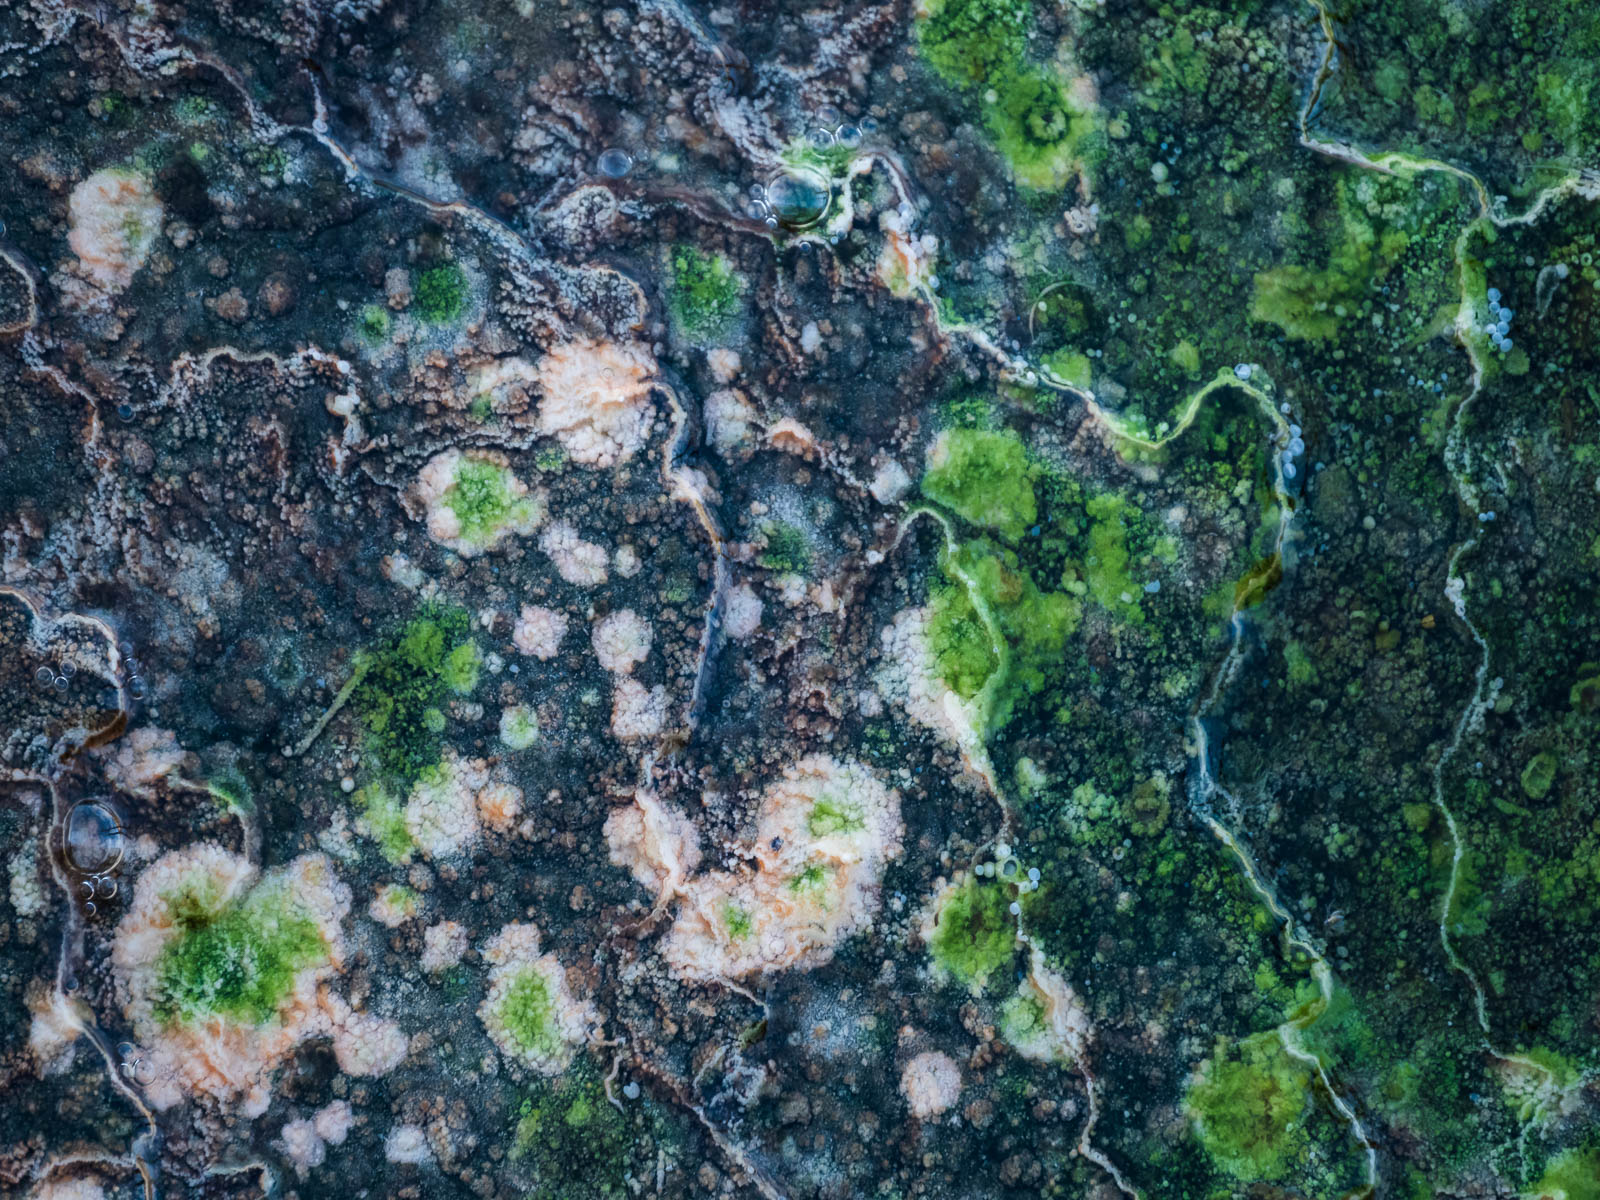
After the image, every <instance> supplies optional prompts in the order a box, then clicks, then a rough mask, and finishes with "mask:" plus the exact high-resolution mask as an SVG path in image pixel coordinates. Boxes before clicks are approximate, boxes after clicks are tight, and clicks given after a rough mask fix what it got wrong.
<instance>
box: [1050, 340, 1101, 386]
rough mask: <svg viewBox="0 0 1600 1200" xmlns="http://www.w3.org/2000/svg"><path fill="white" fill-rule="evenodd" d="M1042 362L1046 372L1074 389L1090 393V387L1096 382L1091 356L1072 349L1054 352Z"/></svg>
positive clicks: (1064, 348)
mask: <svg viewBox="0 0 1600 1200" xmlns="http://www.w3.org/2000/svg"><path fill="white" fill-rule="evenodd" d="M1040 362H1041V364H1042V365H1043V366H1044V368H1045V370H1047V371H1049V372H1050V373H1051V374H1052V375H1054V376H1055V377H1056V378H1057V379H1059V380H1061V382H1062V383H1065V384H1069V385H1071V386H1072V387H1075V388H1082V389H1083V390H1084V391H1088V390H1089V385H1090V384H1091V383H1093V382H1094V368H1093V365H1092V364H1091V363H1090V361H1089V356H1088V355H1087V354H1082V353H1080V352H1078V351H1077V350H1073V349H1071V348H1070V347H1063V348H1062V349H1060V350H1052V351H1051V352H1050V353H1049V354H1046V355H1045V356H1044V357H1043V358H1042V359H1041V360H1040Z"/></svg>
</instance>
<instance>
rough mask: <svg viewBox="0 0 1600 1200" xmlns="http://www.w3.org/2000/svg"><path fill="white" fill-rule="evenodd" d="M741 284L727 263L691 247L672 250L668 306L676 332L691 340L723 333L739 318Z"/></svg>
mask: <svg viewBox="0 0 1600 1200" xmlns="http://www.w3.org/2000/svg"><path fill="white" fill-rule="evenodd" d="M743 290H744V289H743V284H742V282H741V281H740V279H739V276H738V275H737V274H735V273H734V270H733V267H732V266H730V265H729V263H728V260H727V259H726V258H724V257H723V256H722V255H720V254H706V253H703V252H702V251H700V250H697V249H695V248H694V247H693V246H688V245H677V246H674V247H673V248H672V281H671V286H670V288H669V289H668V292H667V306H668V308H669V309H670V310H671V312H672V318H673V320H674V321H676V322H677V324H678V328H679V329H680V330H681V331H682V332H683V333H685V334H687V335H688V336H689V337H691V338H706V337H714V336H716V335H717V334H719V333H723V332H725V331H726V330H727V328H728V327H729V326H730V325H732V324H733V321H734V319H735V318H736V317H737V316H738V315H739V303H740V299H739V298H740V293H741V292H742V291H743Z"/></svg>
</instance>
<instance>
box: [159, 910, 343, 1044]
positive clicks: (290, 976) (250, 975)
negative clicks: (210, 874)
mask: <svg viewBox="0 0 1600 1200" xmlns="http://www.w3.org/2000/svg"><path fill="white" fill-rule="evenodd" d="M169 905H170V911H171V913H172V916H173V919H174V921H175V922H176V923H177V925H178V927H179V928H180V930H181V932H180V933H179V935H178V937H176V938H175V939H174V940H173V941H172V942H170V943H169V944H168V945H167V948H166V949H165V950H164V951H163V952H162V955H161V959H160V961H159V962H158V964H157V966H156V972H157V975H156V988H155V996H156V1012H157V1014H158V1015H159V1016H161V1017H162V1018H164V1019H166V1020H172V1021H179V1022H183V1023H189V1022H193V1021H199V1020H203V1019H205V1018H207V1017H226V1018H228V1019H230V1020H235V1021H243V1022H246V1023H248V1024H251V1025H260V1024H262V1023H264V1022H266V1021H268V1020H270V1019H271V1018H272V1017H273V1016H275V1015H276V1014H277V1011H278V1006H279V1005H280V1004H281V1003H282V1002H283V999H284V997H285V996H287V995H288V994H289V991H290V989H291V988H292V987H293V986H294V977H295V975H296V973H297V972H299V971H301V970H303V969H305V968H306V967H309V966H314V965H316V964H317V963H319V962H324V961H326V960H327V956H328V946H327V943H326V942H325V941H324V940H323V938H322V934H321V931H319V930H318V928H317V925H316V922H314V921H313V920H312V919H311V918H310V917H309V916H307V915H306V914H305V913H304V912H302V911H300V910H299V909H297V908H296V907H294V906H293V905H292V904H291V903H290V902H289V901H288V899H287V898H286V897H285V896H284V894H283V891H282V889H281V888H278V887H273V886H271V885H267V886H262V887H258V888H256V890H255V891H253V892H251V893H250V894H249V895H248V896H247V897H245V898H244V899H243V900H241V901H237V902H235V903H233V904H229V905H219V904H217V903H216V898H215V897H214V896H211V897H209V899H208V897H207V895H206V893H205V891H204V890H203V889H201V888H197V889H185V890H184V891H183V892H182V893H181V894H179V895H177V896H174V897H173V898H172V899H171V900H170V901H169Z"/></svg>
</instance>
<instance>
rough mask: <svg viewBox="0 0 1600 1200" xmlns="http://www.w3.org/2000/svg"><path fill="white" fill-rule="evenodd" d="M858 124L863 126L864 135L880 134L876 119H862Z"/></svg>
mask: <svg viewBox="0 0 1600 1200" xmlns="http://www.w3.org/2000/svg"><path fill="white" fill-rule="evenodd" d="M856 124H858V125H860V126H861V132H862V133H877V132H878V119H877V118H876V117H862V118H861V120H859V121H858V122H856Z"/></svg>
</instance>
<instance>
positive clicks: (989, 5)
mask: <svg viewBox="0 0 1600 1200" xmlns="http://www.w3.org/2000/svg"><path fill="white" fill-rule="evenodd" d="M925 11H926V13H927V15H926V16H925V17H924V18H923V19H922V20H921V21H920V22H918V25H917V44H918V45H919V46H920V47H921V51H922V57H923V59H924V61H926V62H927V64H928V65H929V66H930V67H932V68H933V69H934V70H935V71H937V72H938V73H939V75H940V76H941V77H942V78H943V79H944V80H945V81H946V82H947V83H953V84H956V85H957V86H963V87H967V86H973V85H978V84H985V83H989V82H990V81H991V80H992V78H993V77H994V76H995V75H997V74H999V73H1000V72H1002V71H1005V70H1007V69H1009V68H1010V67H1011V65H1012V64H1013V63H1015V62H1017V61H1018V60H1019V59H1021V58H1022V54H1023V51H1024V50H1025V49H1026V48H1027V45H1028V22H1029V21H1030V20H1031V19H1032V16H1033V5H1032V4H1031V3H1030V2H1029V0H930V2H929V3H928V4H927V5H926V6H925Z"/></svg>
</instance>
